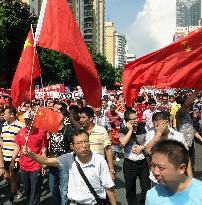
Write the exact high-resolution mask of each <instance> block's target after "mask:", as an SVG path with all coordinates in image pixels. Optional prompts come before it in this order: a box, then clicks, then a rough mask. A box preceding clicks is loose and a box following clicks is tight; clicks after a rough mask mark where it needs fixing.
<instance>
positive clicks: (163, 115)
mask: <svg viewBox="0 0 202 205" xmlns="http://www.w3.org/2000/svg"><path fill="white" fill-rule="evenodd" d="M158 120H169V115H168V113H167V112H166V111H163V112H156V113H154V114H153V116H152V121H158Z"/></svg>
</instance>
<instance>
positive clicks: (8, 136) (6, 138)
mask: <svg viewBox="0 0 202 205" xmlns="http://www.w3.org/2000/svg"><path fill="white" fill-rule="evenodd" d="M24 126H25V124H24V123H22V122H20V121H18V120H16V121H15V122H13V123H11V124H8V123H7V122H5V123H4V124H3V127H2V132H1V138H2V140H3V148H2V152H3V156H4V161H11V159H12V155H13V150H14V148H15V138H16V135H17V133H18V132H19V130H20V129H21V128H22V127H24ZM16 161H19V157H17V158H16Z"/></svg>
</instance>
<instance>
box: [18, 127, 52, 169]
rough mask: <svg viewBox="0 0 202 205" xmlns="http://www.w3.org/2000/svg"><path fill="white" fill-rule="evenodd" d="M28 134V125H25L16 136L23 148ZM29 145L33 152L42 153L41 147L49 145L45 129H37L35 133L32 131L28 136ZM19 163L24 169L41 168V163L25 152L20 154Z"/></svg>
mask: <svg viewBox="0 0 202 205" xmlns="http://www.w3.org/2000/svg"><path fill="white" fill-rule="evenodd" d="M27 134H28V129H27V127H24V128H22V129H20V131H19V132H18V134H17V136H16V138H15V143H16V144H18V145H19V146H20V147H21V148H22V147H23V146H24V145H25V141H26V139H25V138H26V137H27ZM27 146H28V147H29V148H30V149H31V150H32V152H34V153H36V154H41V149H42V148H43V147H47V146H48V140H47V138H46V135H45V131H43V130H41V129H36V131H35V132H34V133H31V134H30V135H29V137H28V142H27ZM19 163H20V169H22V170H23V171H28V172H30V171H36V170H39V169H41V165H40V164H39V163H37V162H35V161H34V160H32V159H31V158H30V157H28V156H25V155H23V154H21V155H20V160H19Z"/></svg>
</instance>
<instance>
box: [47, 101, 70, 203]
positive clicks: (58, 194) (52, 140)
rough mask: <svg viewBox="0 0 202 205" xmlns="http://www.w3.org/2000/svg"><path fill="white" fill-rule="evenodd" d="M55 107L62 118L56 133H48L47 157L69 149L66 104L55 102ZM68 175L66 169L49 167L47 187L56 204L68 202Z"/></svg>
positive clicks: (63, 152) (61, 153) (64, 152)
mask: <svg viewBox="0 0 202 205" xmlns="http://www.w3.org/2000/svg"><path fill="white" fill-rule="evenodd" d="M55 107H57V112H60V113H61V114H62V115H63V117H64V118H63V121H62V122H61V126H60V128H59V130H58V132H57V134H53V133H50V134H49V150H48V156H49V157H59V156H61V155H63V154H66V153H68V152H70V151H71V150H70V143H69V134H70V133H71V131H72V129H73V127H72V124H71V122H70V121H69V118H68V112H67V106H66V104H64V103H57V106H55ZM55 111H56V110H55ZM68 176H69V173H68V170H63V169H59V168H58V167H49V187H50V191H51V192H52V196H53V198H54V200H55V202H56V204H58V205H66V204H68V198H67V188H68V178H69V177H68Z"/></svg>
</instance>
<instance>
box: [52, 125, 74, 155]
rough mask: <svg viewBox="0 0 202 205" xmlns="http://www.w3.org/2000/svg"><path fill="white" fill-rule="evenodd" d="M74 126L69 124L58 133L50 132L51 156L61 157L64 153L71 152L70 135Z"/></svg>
mask: <svg viewBox="0 0 202 205" xmlns="http://www.w3.org/2000/svg"><path fill="white" fill-rule="evenodd" d="M73 129H74V128H73V127H72V126H71V125H70V124H67V125H65V126H64V127H63V128H62V129H61V130H58V133H57V134H53V133H51V134H50V138H49V143H50V145H49V153H48V155H49V156H50V157H59V156H61V155H62V154H66V153H68V152H70V151H71V150H70V143H69V135H70V133H71V131H72V130H73Z"/></svg>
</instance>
